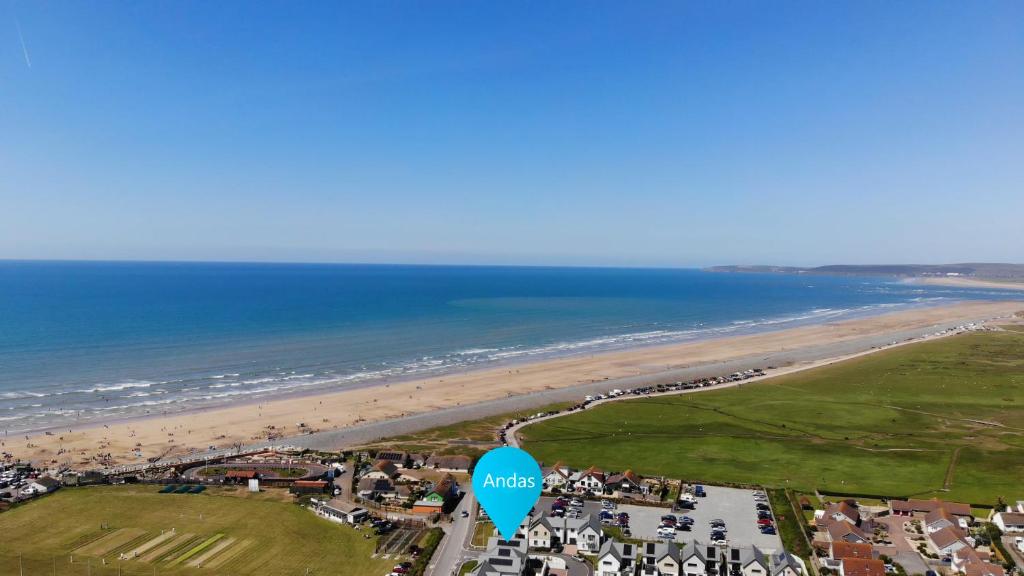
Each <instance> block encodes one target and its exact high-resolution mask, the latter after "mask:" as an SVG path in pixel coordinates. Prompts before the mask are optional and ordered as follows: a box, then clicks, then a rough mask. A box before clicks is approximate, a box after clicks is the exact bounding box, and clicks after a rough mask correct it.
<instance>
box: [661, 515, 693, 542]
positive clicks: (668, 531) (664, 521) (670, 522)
mask: <svg viewBox="0 0 1024 576" xmlns="http://www.w3.org/2000/svg"><path fill="white" fill-rule="evenodd" d="M693 522H694V520H693V518H690V517H689V516H682V515H680V516H676V515H675V514H665V515H664V516H662V517H661V524H660V525H658V538H665V539H666V540H675V538H676V532H689V531H690V530H692V529H693Z"/></svg>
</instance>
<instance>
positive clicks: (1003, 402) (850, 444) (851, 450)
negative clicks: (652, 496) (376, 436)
mask: <svg viewBox="0 0 1024 576" xmlns="http://www.w3.org/2000/svg"><path fill="white" fill-rule="evenodd" d="M522 436H523V438H524V439H525V442H524V444H525V447H526V449H527V450H529V451H530V452H531V453H532V454H533V455H534V456H535V457H536V458H537V459H538V460H539V461H541V462H546V463H552V462H554V461H556V460H562V461H564V462H566V463H568V464H570V465H575V466H578V467H585V466H589V465H597V466H600V467H604V468H607V469H613V470H623V469H626V468H632V469H633V470H636V471H637V472H640V473H646V474H650V475H668V476H672V477H678V478H683V479H687V480H702V481H705V482H709V483H715V482H728V483H740V484H759V485H765V486H770V487H783V488H792V489H795V490H805V491H813V490H814V489H815V488H820V489H823V490H830V491H836V492H844V493H864V494H879V495H886V496H910V495H917V496H922V495H923V496H932V495H937V496H943V497H946V498H951V499H958V500H964V501H968V502H974V503H983V504H984V503H989V504H990V503H994V502H995V500H996V498H997V497H998V496H1004V497H1006V498H1007V499H1013V498H1017V497H1019V491H1020V486H1019V483H1018V482H1017V479H1019V478H1021V477H1024V334H1020V333H1016V332H990V333H976V334H968V335H961V336H955V337H951V338H946V339H942V340H937V341H933V342H927V343H920V344H915V345H911V346H905V347H900V348H896V349H893V350H889V351H884V352H879V353H876V354H872V355H869V356H865V357H863V358H859V359H856V360H851V361H847V362H843V363H841V364H838V365H835V366H829V367H825V368H819V369H816V370H813V371H806V372H802V373H797V374H791V375H788V376H782V377H779V378H773V379H770V380H768V381H765V382H762V383H752V384H749V385H745V386H742V387H740V388H734V389H727V390H720V391H710V392H701V393H697V394H685V395H679V396H667V397H660V398H647V399H638V400H629V401H624V402H614V403H610V404H605V405H603V406H598V407H595V408H593V409H591V410H587V411H585V412H582V413H579V414H574V415H571V416H565V417H562V418H556V419H553V420H548V421H545V422H540V423H537V424H534V425H531V426H528V427H526V428H525V429H523V431H522ZM958 449H959V450H958ZM947 476H948V478H947ZM947 481H948V483H949V485H948V488H949V490H948V492H947V491H943V488H944V485H945V484H946V483H947Z"/></svg>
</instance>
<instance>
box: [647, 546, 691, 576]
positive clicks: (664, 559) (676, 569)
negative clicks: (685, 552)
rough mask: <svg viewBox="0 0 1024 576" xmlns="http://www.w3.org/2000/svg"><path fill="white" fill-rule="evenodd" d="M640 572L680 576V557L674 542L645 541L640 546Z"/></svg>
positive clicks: (663, 575) (662, 575)
mask: <svg viewBox="0 0 1024 576" xmlns="http://www.w3.org/2000/svg"><path fill="white" fill-rule="evenodd" d="M640 574H642V575H643V576H680V574H682V558H681V555H680V550H679V547H678V546H676V545H675V543H674V542H657V543H655V542H647V543H644V544H643V545H642V546H640Z"/></svg>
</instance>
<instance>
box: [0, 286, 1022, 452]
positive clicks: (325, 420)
mask: <svg viewBox="0 0 1024 576" xmlns="http://www.w3.org/2000/svg"><path fill="white" fill-rule="evenodd" d="M1021 310H1024V302H969V303H960V304H953V305H947V306H940V307H930V308H921V309H916V310H910V311H903V312H897V313H891V314H885V315H879V316H873V317H869V318H861V319H856V320H846V321H841V322H834V323H828V324H821V325H812V326H803V327H799V328H791V329H787V330H780V331H775V332H764V333H759V334H753V335H744V336H734V337H728V338H719V339H709V340H702V341H696V342H687V343H681V344H672V345H665V346H652V347H644V348H637V349H632V350H626V351H615V352H607V353H601V354H593V355H586V356H572V357H566V358H559V359H551V360H544V361H540V362H536V363H531V364H521V365H516V366H503V367H500V368H488V369H481V370H475V371H467V372H464V373H459V374H454V375H447V376H442V377H434V378H429V379H422V380H411V381H406V382H399V383H391V384H381V385H379V386H371V387H366V388H360V389H354V390H345V391H339V392H333V393H321V394H317V395H310V396H303V397H293V398H282V399H276V400H269V401H266V402H262V403H251V404H249V403H247V404H239V405H237V406H232V407H227V408H217V409H213V410H208V411H204V412H193V413H183V414H175V415H167V416H151V417H145V418H139V419H136V420H132V421H127V422H123V421H122V422H118V423H110V424H107V425H103V424H97V425H92V426H91V427H88V428H85V427H83V428H79V429H72V431H70V432H69V431H68V430H62V431H53V432H51V433H50V434H52V435H46V434H37V435H34V436H29V437H28V438H27V439H26V438H25V437H24V436H18V437H4V438H0V440H2V441H3V442H4V447H3V450H4V451H6V452H10V453H13V454H14V456H15V457H18V458H22V459H30V460H32V461H34V462H36V463H37V464H55V463H59V464H66V465H70V466H72V467H75V468H95V467H99V466H100V465H113V464H141V463H145V462H146V459H147V458H150V457H169V456H177V455H184V454H187V453H189V452H190V451H202V450H206V449H208V447H210V446H217V447H221V448H223V447H229V446H232V445H235V444H238V445H250V444H259V443H263V442H267V436H268V433H270V434H272V435H274V436H275V437H291V436H295V435H298V434H303V433H304V432H309V431H319V433H318V434H313V435H308V436H307V435H303V436H299V438H300V439H303V440H304V441H297V442H295V443H296V444H301V445H304V446H311V447H318V448H342V447H346V446H351V442H353V441H356V440H357V439H360V438H363V439H369V438H370V437H381V436H387V435H389V434H392V433H393V434H401V433H409V432H410V431H413V430H417V429H419V430H422V429H425V428H429V427H431V426H437V425H444V424H448V423H451V422H453V421H458V420H460V419H462V420H465V419H470V418H474V417H482V416H484V415H488V414H492V413H494V414H496V413H502V412H508V411H512V410H518V409H521V408H522V407H524V406H539V405H543V404H544V403H545V402H552V401H559V400H562V399H566V398H578V397H581V396H582V395H583V394H587V393H591V392H589V391H585V390H592V389H597V387H599V386H607V387H609V388H612V387H630V385H632V386H636V385H639V384H640V383H642V382H654V381H657V380H658V379H665V378H669V377H675V378H683V377H684V376H685V375H691V374H694V373H697V372H698V371H701V370H703V371H704V372H709V371H710V372H712V373H714V374H719V373H722V372H721V371H723V370H725V372H724V373H725V374H728V373H729V372H731V371H733V370H735V369H736V368H737V367H739V366H741V365H746V364H758V363H759V362H769V361H772V359H775V361H778V359H779V358H784V359H788V362H790V363H791V364H795V363H800V364H802V365H803V366H802V367H804V368H806V367H808V366H811V365H814V364H815V363H826V362H833V361H836V360H837V359H841V358H843V357H848V356H853V355H857V354H863V353H865V352H866V351H870V350H871V349H873V348H875V347H877V346H879V345H883V344H888V343H889V341H888V340H887V339H888V338H892V339H894V340H905V339H906V338H908V337H920V336H922V335H923V334H926V333H930V332H934V331H935V330H938V329H940V328H946V327H952V326H955V325H957V324H961V323H966V322H977V321H985V320H989V319H996V318H1007V317H1010V316H1012V315H1013V314H1014V313H1016V312H1018V311H1021ZM741 360H744V361H745V364H744V362H741ZM760 365H764V364H760ZM780 366H781V364H780ZM299 423H302V424H303V425H304V426H303V427H301V428H300V427H299ZM392 423H393V424H392Z"/></svg>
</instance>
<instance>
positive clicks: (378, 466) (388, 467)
mask: <svg viewBox="0 0 1024 576" xmlns="http://www.w3.org/2000/svg"><path fill="white" fill-rule="evenodd" d="M400 474H401V473H400V472H399V471H398V466H396V465H395V463H394V462H391V461H390V460H377V461H376V462H374V463H373V467H372V468H371V469H370V471H369V472H367V473H366V474H363V478H373V479H383V480H394V479H395V478H398V476H399V475H400Z"/></svg>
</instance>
